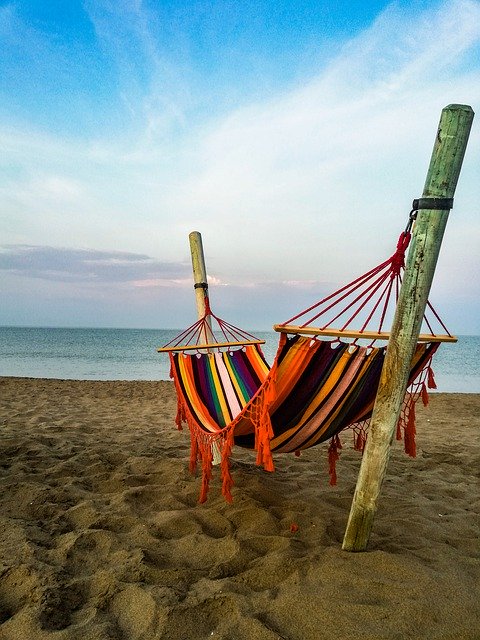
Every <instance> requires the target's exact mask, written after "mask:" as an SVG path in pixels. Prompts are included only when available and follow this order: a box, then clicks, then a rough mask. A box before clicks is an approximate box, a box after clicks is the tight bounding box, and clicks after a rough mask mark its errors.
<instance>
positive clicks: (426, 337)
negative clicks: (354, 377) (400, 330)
mask: <svg viewBox="0 0 480 640" xmlns="http://www.w3.org/2000/svg"><path fill="white" fill-rule="evenodd" d="M273 328H274V329H275V331H278V332H279V333H298V334H300V335H304V336H332V337H334V338H364V339H365V340H389V339H390V332H389V331H351V330H347V329H344V330H342V329H320V327H301V326H297V325H294V324H285V325H284V324H274V325H273ZM457 340H458V338H457V337H456V336H448V335H431V334H428V333H421V334H420V335H419V336H418V342H457Z"/></svg>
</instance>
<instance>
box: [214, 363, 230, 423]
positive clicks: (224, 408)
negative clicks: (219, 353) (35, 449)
mask: <svg viewBox="0 0 480 640" xmlns="http://www.w3.org/2000/svg"><path fill="white" fill-rule="evenodd" d="M208 364H209V367H210V371H211V374H212V378H213V384H214V386H215V391H216V393H217V398H218V402H219V404H220V409H221V411H222V415H223V419H224V422H225V425H227V424H228V423H229V422H231V420H232V416H231V415H230V411H229V410H228V403H227V401H226V399H225V395H224V393H223V388H222V384H221V382H220V377H219V375H218V371H217V367H216V365H215V357H214V355H213V354H212V353H210V354H209V355H208Z"/></svg>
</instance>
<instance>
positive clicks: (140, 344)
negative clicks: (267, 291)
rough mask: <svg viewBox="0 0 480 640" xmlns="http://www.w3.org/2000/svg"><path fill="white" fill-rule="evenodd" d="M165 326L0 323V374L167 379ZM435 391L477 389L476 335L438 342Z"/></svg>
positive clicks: (270, 345) (267, 336) (269, 338)
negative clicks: (161, 348) (163, 348)
mask: <svg viewBox="0 0 480 640" xmlns="http://www.w3.org/2000/svg"><path fill="white" fill-rule="evenodd" d="M177 333H178V331H176V330H164V329H158V330H157V329H71V328H68V329H59V328H36V327H0V376H19V377H30V378H58V379H74V380H168V379H169V360H168V356H167V355H166V354H160V353H157V351H156V349H157V347H159V346H162V345H164V344H166V343H167V342H169V340H171V339H172V338H174V337H175V336H176V335H177ZM252 333H254V334H255V335H256V336H258V337H259V338H261V339H263V340H265V341H266V344H265V345H264V347H263V351H264V354H265V356H266V358H267V360H268V361H269V362H270V363H271V362H272V360H273V358H274V356H275V353H276V348H277V343H278V334H277V333H275V332H274V331H257V332H255V331H252ZM433 369H434V372H435V379H436V381H437V386H438V391H442V392H446V393H451V392H462V393H480V336H460V337H459V340H458V342H457V343H456V344H443V345H441V346H440V349H439V350H438V352H437V354H436V355H435V358H434V361H433Z"/></svg>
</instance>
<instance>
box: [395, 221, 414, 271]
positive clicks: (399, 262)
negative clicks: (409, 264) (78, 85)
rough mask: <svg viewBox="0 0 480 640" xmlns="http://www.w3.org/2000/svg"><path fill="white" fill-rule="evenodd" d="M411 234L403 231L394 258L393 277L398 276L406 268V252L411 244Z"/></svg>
mask: <svg viewBox="0 0 480 640" xmlns="http://www.w3.org/2000/svg"><path fill="white" fill-rule="evenodd" d="M410 238H411V233H410V232H409V231H402V233H401V234H400V237H399V239H398V242H397V250H396V251H395V253H394V254H393V256H392V267H391V271H392V277H394V276H398V274H399V273H400V271H401V270H402V269H403V268H404V267H405V251H406V250H407V248H408V245H409V244H410Z"/></svg>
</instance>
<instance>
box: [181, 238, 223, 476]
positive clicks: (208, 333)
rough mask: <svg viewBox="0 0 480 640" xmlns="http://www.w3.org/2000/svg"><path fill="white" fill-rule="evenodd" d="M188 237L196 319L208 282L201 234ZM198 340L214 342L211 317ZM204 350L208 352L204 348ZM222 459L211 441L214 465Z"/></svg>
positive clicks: (202, 312)
mask: <svg viewBox="0 0 480 640" xmlns="http://www.w3.org/2000/svg"><path fill="white" fill-rule="evenodd" d="M188 239H189V241H190V253H191V256H192V269H193V282H194V287H195V300H196V302H197V314H198V319H199V320H200V318H203V317H204V316H205V313H206V311H207V302H206V301H207V298H208V282H207V268H206V266H205V256H204V254H203V243H202V235H201V234H200V233H199V232H198V231H192V232H191V233H190V234H189V236H188ZM200 342H203V343H204V344H208V343H209V342H214V336H213V329H212V319H211V318H210V316H208V317H207V318H206V319H205V324H204V326H203V329H202V333H201V338H200ZM205 352H210V349H206V350H205ZM221 461H222V452H221V448H220V444H219V443H218V442H215V441H214V442H213V443H212V462H213V464H214V465H217V464H220V463H221Z"/></svg>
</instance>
